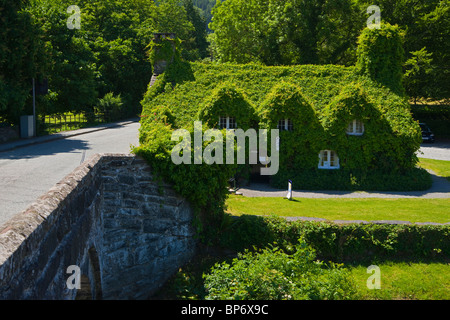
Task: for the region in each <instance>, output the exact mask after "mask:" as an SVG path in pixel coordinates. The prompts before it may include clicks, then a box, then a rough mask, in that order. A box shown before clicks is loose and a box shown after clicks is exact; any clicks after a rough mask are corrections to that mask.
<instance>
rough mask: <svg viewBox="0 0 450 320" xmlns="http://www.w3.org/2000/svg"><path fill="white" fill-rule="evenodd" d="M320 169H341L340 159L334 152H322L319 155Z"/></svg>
mask: <svg viewBox="0 0 450 320" xmlns="http://www.w3.org/2000/svg"><path fill="white" fill-rule="evenodd" d="M319 169H339V157H338V156H337V153H336V152H335V151H333V150H322V151H320V154H319Z"/></svg>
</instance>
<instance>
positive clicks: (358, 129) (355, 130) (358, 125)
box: [346, 119, 364, 136]
mask: <svg viewBox="0 0 450 320" xmlns="http://www.w3.org/2000/svg"><path fill="white" fill-rule="evenodd" d="M346 133H347V134H348V135H352V136H362V135H363V134H364V123H362V121H360V120H357V119H355V120H353V121H352V122H350V123H349V124H348V127H347V131H346Z"/></svg>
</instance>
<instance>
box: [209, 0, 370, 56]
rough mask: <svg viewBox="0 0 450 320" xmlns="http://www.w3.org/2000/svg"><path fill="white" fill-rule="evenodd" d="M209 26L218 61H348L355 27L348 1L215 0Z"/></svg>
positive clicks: (356, 24) (354, 13)
mask: <svg viewBox="0 0 450 320" xmlns="http://www.w3.org/2000/svg"><path fill="white" fill-rule="evenodd" d="M212 13H213V18H212V22H211V23H210V28H211V29H212V30H213V31H214V33H215V41H216V45H217V48H218V55H219V59H220V60H221V61H233V62H238V63H246V62H250V61H260V62H263V63H265V64H267V65H280V64H298V63H301V64H318V63H321V64H322V63H323V64H326V63H342V64H350V63H353V62H354V61H353V58H352V55H351V52H352V50H353V51H354V50H355V48H356V37H357V34H358V31H359V29H360V26H359V23H355V21H360V20H361V19H357V16H356V14H357V11H356V7H355V6H354V5H353V2H352V1H350V0H343V1H337V0H287V1H284V0H264V1H256V0H253V1H244V0H227V1H218V2H217V4H216V6H215V7H214V8H213V10H212Z"/></svg>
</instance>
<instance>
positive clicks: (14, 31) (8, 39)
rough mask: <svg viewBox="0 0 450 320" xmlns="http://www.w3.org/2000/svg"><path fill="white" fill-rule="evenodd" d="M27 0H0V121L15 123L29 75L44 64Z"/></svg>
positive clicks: (39, 71)
mask: <svg viewBox="0 0 450 320" xmlns="http://www.w3.org/2000/svg"><path fill="white" fill-rule="evenodd" d="M26 4H27V1H24V0H20V1H18V0H1V1H0V13H1V16H0V120H1V119H2V118H3V120H6V121H8V122H11V123H18V122H19V117H20V115H23V114H25V113H29V112H31V104H30V107H28V110H25V109H26V106H27V99H28V98H29V97H30V94H29V92H30V90H31V89H32V81H31V79H32V78H35V77H38V76H40V75H41V74H42V70H43V69H44V68H45V66H46V49H45V44H44V42H43V41H42V39H41V36H42V35H41V33H40V30H39V28H38V27H37V26H36V22H35V20H34V18H33V16H32V15H30V14H29V13H28V12H26V11H25V10H24V8H25V7H26Z"/></svg>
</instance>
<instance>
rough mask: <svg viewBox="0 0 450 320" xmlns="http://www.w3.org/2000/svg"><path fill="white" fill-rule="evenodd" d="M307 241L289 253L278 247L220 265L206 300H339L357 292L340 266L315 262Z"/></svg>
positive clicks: (208, 286)
mask: <svg viewBox="0 0 450 320" xmlns="http://www.w3.org/2000/svg"><path fill="white" fill-rule="evenodd" d="M315 258H316V255H315V252H314V250H313V249H312V248H311V247H310V246H308V245H307V244H306V243H305V242H304V241H300V243H299V244H296V245H295V250H294V252H293V253H291V254H288V253H285V252H284V251H282V250H280V249H279V248H277V247H274V248H268V249H264V250H261V251H259V252H250V251H246V252H244V253H243V254H239V256H238V258H235V259H234V260H233V261H232V263H231V265H230V264H228V263H226V262H225V263H222V264H216V265H215V266H214V267H213V268H212V269H211V272H210V273H209V274H207V275H205V276H204V277H205V288H206V290H207V292H208V295H207V296H206V297H205V299H221V300H228V299H232V300H310V299H321V300H338V299H351V298H353V297H354V294H355V292H356V289H355V285H354V283H353V280H352V278H351V277H350V274H349V273H348V272H347V271H346V270H344V269H341V268H340V267H339V266H336V265H334V264H331V265H330V266H326V265H325V264H323V263H322V262H319V261H316V260H315Z"/></svg>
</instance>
